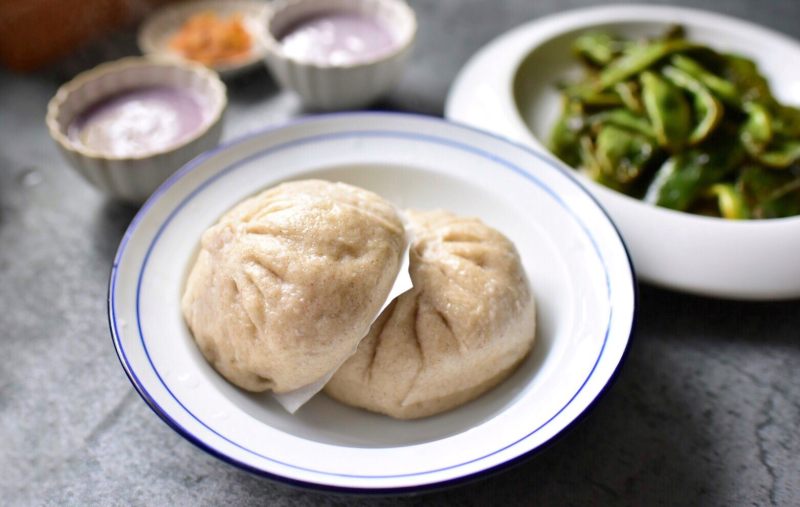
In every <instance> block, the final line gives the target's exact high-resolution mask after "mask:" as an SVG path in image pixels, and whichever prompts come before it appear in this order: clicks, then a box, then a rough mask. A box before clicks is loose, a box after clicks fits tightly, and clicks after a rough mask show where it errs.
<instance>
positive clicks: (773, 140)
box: [550, 26, 800, 219]
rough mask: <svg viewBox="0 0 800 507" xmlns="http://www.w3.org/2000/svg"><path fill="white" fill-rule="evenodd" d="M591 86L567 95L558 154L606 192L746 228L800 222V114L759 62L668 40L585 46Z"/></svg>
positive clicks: (676, 35) (600, 37)
mask: <svg viewBox="0 0 800 507" xmlns="http://www.w3.org/2000/svg"><path fill="white" fill-rule="evenodd" d="M573 49H574V52H575V54H576V55H577V56H578V57H579V59H580V61H581V62H582V63H583V64H584V65H585V66H586V69H587V73H586V77H585V79H583V80H581V81H579V82H576V83H573V84H571V85H568V86H566V87H564V88H563V95H564V98H565V106H564V109H563V112H562V115H561V117H560V119H559V120H558V122H557V123H556V124H555V126H554V128H553V130H552V133H551V137H550V147H551V149H552V150H553V152H554V153H555V154H556V155H557V156H558V157H559V158H561V159H562V160H564V161H565V162H566V163H567V164H569V165H571V166H573V167H575V168H577V169H579V170H581V171H583V172H584V174H586V176H588V177H589V178H592V179H593V180H595V181H597V182H599V183H601V184H603V185H606V186H608V187H610V188H613V189H616V190H619V191H621V192H624V193H627V194H628V195H631V196H634V197H642V198H644V200H646V201H648V202H651V203H653V204H656V205H659V206H665V207H668V208H672V209H676V210H681V211H687V212H693V213H703V214H713V215H716V216H720V217H724V218H730V219H743V218H776V217H785V216H792V215H800V108H797V107H792V106H787V105H782V104H780V103H778V102H777V100H775V98H774V96H773V95H772V92H771V91H770V89H769V83H768V82H767V80H766V79H765V78H764V76H763V75H761V74H760V72H759V71H758V68H757V66H756V65H755V63H754V62H752V61H751V60H748V59H746V58H743V57H741V56H736V55H729V54H723V53H718V52H715V51H713V50H712V49H710V48H708V47H705V46H701V45H699V44H696V43H694V42H691V41H689V40H687V39H686V38H685V34H684V32H683V30H682V29H681V27H679V26H678V27H672V28H670V29H669V30H668V31H667V32H666V33H665V34H664V35H663V36H662V37H660V38H652V39H647V40H633V39H627V40H626V39H623V38H620V37H618V36H616V35H614V34H612V33H604V32H590V33H585V34H583V35H581V36H579V37H578V38H577V39H576V40H575V43H574V47H573Z"/></svg>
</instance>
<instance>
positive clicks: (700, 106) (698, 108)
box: [662, 65, 723, 146]
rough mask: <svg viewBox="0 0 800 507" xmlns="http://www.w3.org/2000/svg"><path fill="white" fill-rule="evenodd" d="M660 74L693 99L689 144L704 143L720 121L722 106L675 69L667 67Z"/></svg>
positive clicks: (708, 92)
mask: <svg viewBox="0 0 800 507" xmlns="http://www.w3.org/2000/svg"><path fill="white" fill-rule="evenodd" d="M662 72H663V73H664V76H665V77H666V78H667V79H669V80H670V81H672V83H673V84H674V85H676V86H679V87H680V88H683V89H684V90H686V91H687V92H688V93H689V94H691V95H692V97H693V98H694V110H695V126H694V130H692V132H691V134H689V144H691V145H692V146H694V145H696V144H698V143H701V142H702V141H705V140H706V138H707V137H708V136H709V135H711V132H712V131H713V130H714V129H715V128H716V127H717V124H718V123H719V122H720V120H722V111H723V109H722V104H720V102H719V101H718V100H717V99H716V98H714V96H713V95H712V94H711V92H710V91H708V88H706V87H705V86H703V85H702V83H700V81H698V80H696V79H695V78H693V77H692V76H691V75H689V74H688V73H686V72H684V71H682V70H680V69H678V68H677V67H672V66H670V65H667V66H666V67H664V69H663V70H662Z"/></svg>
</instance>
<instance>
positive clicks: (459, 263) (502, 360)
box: [325, 211, 536, 419]
mask: <svg viewBox="0 0 800 507" xmlns="http://www.w3.org/2000/svg"><path fill="white" fill-rule="evenodd" d="M408 218H409V221H410V223H411V228H412V230H413V231H414V235H415V239H414V243H413V244H412V246H411V258H410V271H411V279H412V281H413V283H414V288H413V289H412V290H410V291H409V292H406V293H405V294H403V295H401V296H400V297H399V298H397V299H396V300H395V301H394V302H393V303H392V304H391V305H390V306H389V307H388V308H387V309H386V310H385V311H384V312H383V313H382V314H381V315H380V317H379V318H378V320H376V321H375V323H374V324H373V325H372V328H371V329H370V332H369V335H367V337H366V338H365V339H364V340H363V341H362V342H361V344H360V345H359V346H358V350H357V352H356V354H355V355H353V356H352V357H351V358H350V359H348V360H347V362H345V363H344V365H343V366H342V367H341V368H340V369H339V370H338V371H337V372H336V374H335V375H334V376H333V378H332V379H331V380H330V382H328V384H327V385H326V386H325V392H326V393H327V394H328V395H330V396H331V397H333V398H335V399H337V400H339V401H341V402H343V403H346V404H348V405H353V406H356V407H361V408H365V409H367V410H371V411H374V412H380V413H383V414H387V415H390V416H392V417H396V418H400V419H411V418H418V417H426V416H429V415H433V414H437V413H440V412H444V411H446V410H450V409H452V408H455V407H457V406H459V405H461V404H463V403H466V402H467V401H469V400H471V399H473V398H475V397H477V396H479V395H480V394H482V393H484V392H485V391H487V390H489V389H491V388H492V387H493V386H495V385H496V384H498V383H499V382H500V381H502V380H503V379H505V378H506V377H507V376H509V375H510V374H511V373H512V372H513V371H514V369H515V368H516V366H517V365H519V363H520V362H521V361H522V360H523V359H524V358H525V356H526V355H527V354H528V352H529V351H530V349H531V346H532V345H533V340H534V334H535V320H536V317H535V313H536V312H535V306H534V301H533V296H532V295H531V292H530V289H529V287H528V282H527V278H526V276H525V272H524V269H523V267H522V264H521V263H520V258H519V255H518V253H517V251H516V248H515V247H514V245H513V243H511V241H509V240H508V239H507V238H506V237H505V236H503V235H502V234H500V233H499V232H498V231H496V230H494V229H492V228H491V227H488V226H486V225H485V224H483V223H482V222H481V221H480V220H478V219H475V218H464V217H459V216H456V215H454V214H452V213H449V212H445V211H430V212H408Z"/></svg>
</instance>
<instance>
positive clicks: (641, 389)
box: [0, 0, 800, 506]
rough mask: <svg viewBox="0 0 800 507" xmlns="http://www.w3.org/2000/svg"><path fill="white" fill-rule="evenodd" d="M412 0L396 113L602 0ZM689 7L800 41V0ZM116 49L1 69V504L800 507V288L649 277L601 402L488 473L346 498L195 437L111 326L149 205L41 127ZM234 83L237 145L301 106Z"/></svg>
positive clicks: (430, 104) (125, 38)
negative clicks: (679, 288) (108, 191)
mask: <svg viewBox="0 0 800 507" xmlns="http://www.w3.org/2000/svg"><path fill="white" fill-rule="evenodd" d="M411 3H412V5H413V7H414V9H415V10H416V11H417V14H418V16H419V25H420V27H419V39H418V45H417V50H416V52H415V54H414V57H413V59H412V61H411V64H410V66H409V68H408V69H407V72H406V73H405V75H404V78H403V81H402V82H401V83H400V85H399V86H398V87H397V88H396V90H395V91H394V92H393V93H392V94H391V95H390V96H389V97H388V99H387V100H386V101H385V102H384V103H382V104H380V107H381V108H383V109H397V110H403V111H413V112H419V113H424V114H432V115H441V114H442V111H443V105H444V100H445V97H446V94H447V90H448V87H449V86H450V82H451V81H452V79H453V77H454V76H455V75H456V73H457V71H458V69H459V68H460V67H461V66H462V65H463V64H464V63H465V61H466V60H467V58H468V57H469V56H470V55H471V54H472V53H473V52H475V51H476V50H477V49H478V48H480V47H481V46H482V45H484V44H485V43H486V42H488V41H489V40H491V39H492V38H493V37H495V36H496V35H498V34H500V33H502V32H503V31H505V30H507V29H509V28H511V27H513V26H516V25H518V24H520V23H522V22H525V21H527V20H531V19H534V18H537V17H539V16H542V15H545V14H549V13H552V12H555V11H558V10H562V9H568V8H574V7H579V6H582V5H587V4H598V3H601V2H593V1H578V0H570V1H559V0H545V1H538V2H536V1H524V0H509V1H489V0H469V1H467V0H420V1H413V2H411ZM675 3H680V4H686V5H693V6H700V7H706V8H708V9H711V10H716V11H720V12H725V13H728V14H731V15H734V16H738V17H742V18H746V19H750V20H753V21H755V22H757V23H761V24H763V25H766V26H769V27H772V28H775V29H777V30H780V31H782V32H784V33H787V34H789V35H791V36H794V37H800V24H798V22H799V21H800V2H798V1H796V0H772V1H759V0H731V1H724V2H723V1H713V0H704V1H699V2H688V1H682V2H675ZM109 43H110V44H108V45H105V46H103V47H98V46H95V47H92V48H90V49H87V50H84V51H82V52H81V53H80V54H78V55H76V56H75V57H73V58H71V59H70V60H69V61H66V62H64V63H63V64H61V65H60V66H59V67H58V68H57V69H50V70H48V71H47V72H44V73H40V74H37V75H28V76H16V75H11V74H8V73H6V72H4V71H0V347H2V348H1V349H0V498H2V501H0V502H2V503H3V504H6V505H39V504H45V505H88V504H102V505H126V506H127V505H189V504H191V505H195V504H197V505H225V504H236V505H239V504H241V505H251V504H252V505H259V504H269V505H303V506H305V505H308V506H311V505H361V504H368V503H375V504H378V505H416V504H420V505H422V504H426V505H427V504H452V505H488V504H491V503H497V504H506V505H615V504H630V505H798V504H800V436H799V435H798V427H800V340H799V338H800V312H799V311H798V309H800V305H799V304H798V301H794V302H782V303H739V302H726V301H720V300H713V299H705V298H697V297H692V296H686V295H682V294H677V293H673V292H668V291H665V290H661V289H657V288H653V287H649V286H646V285H643V286H641V288H640V289H641V294H640V296H641V301H640V302H641V312H640V314H639V322H638V329H637V336H636V339H635V341H634V343H633V346H632V349H631V351H630V355H629V357H628V360H627V363H626V364H625V365H624V368H623V369H622V372H621V375H620V376H619V379H618V380H617V382H616V384H615V385H614V386H613V388H612V389H611V390H610V391H609V392H608V394H607V395H606V396H605V397H604V398H603V399H602V400H601V402H600V403H599V404H598V405H597V407H596V409H595V410H593V411H592V412H591V413H590V415H589V416H588V417H587V418H586V419H585V420H584V421H583V422H582V423H581V424H579V425H578V426H577V427H575V428H574V429H573V430H571V431H569V432H568V433H567V434H566V435H564V436H563V438H561V439H560V441H559V442H558V443H557V444H556V445H554V446H552V447H550V448H549V449H548V450H546V451H545V452H543V453H541V454H539V455H538V456H535V457H534V458H533V459H531V460H530V461H528V462H526V463H524V464H522V465H520V466H518V467H515V468H513V469H511V470H507V471H504V472H502V473H500V474H497V475H495V476H492V477H490V478H488V479H485V480H483V481H480V482H477V483H473V484H469V485H466V486H461V487H458V488H455V489H452V490H448V491H445V492H438V493H432V494H425V495H421V496H410V497H403V498H390V497H384V498H378V499H375V498H372V499H367V498H354V497H345V496H338V495H330V494H321V493H314V492H306V491H301V490H295V489H291V488H288V487H286V486H282V485H280V484H276V483H273V482H270V481H268V480H265V479H261V478H259V477H255V476H253V475H250V474H248V473H246V472H243V471H240V470H238V469H236V468H234V467H232V466H229V465H227V464H225V463H223V462H221V461H218V460H216V459H215V458H212V457H210V456H208V455H206V454H205V453H204V452H202V451H200V450H198V449H197V448H195V447H194V446H193V445H191V444H190V443H188V442H187V441H185V440H184V439H183V438H181V437H180V436H178V435H177V434H176V433H175V432H173V431H172V430H171V429H170V428H168V427H167V426H166V425H165V424H164V423H162V422H161V421H160V420H159V419H158V418H157V417H156V416H155V415H154V414H153V413H152V412H151V411H150V409H149V408H147V406H146V405H145V404H144V403H143V402H142V400H141V399H140V398H139V396H138V395H137V394H136V393H135V392H134V390H133V388H132V387H131V385H130V384H129V382H128V380H127V378H126V377H125V374H124V373H123V371H122V369H121V368H120V366H119V363H118V361H117V358H116V356H115V353H114V349H113V347H112V344H111V340H110V338H109V333H108V327H107V322H106V303H105V297H106V283H107V280H108V273H109V268H110V265H111V260H112V257H113V254H114V252H115V249H116V246H117V244H118V242H119V239H120V238H121V236H122V234H123V232H124V230H125V227H126V226H127V224H128V222H129V221H130V219H131V218H132V216H133V214H134V213H135V210H133V209H130V208H126V207H123V206H120V205H117V204H114V203H112V202H109V201H107V200H106V199H104V198H103V197H101V196H100V195H99V194H98V193H96V192H95V191H94V190H93V189H91V188H90V187H88V186H87V185H86V184H85V183H84V182H83V181H82V180H81V179H79V177H78V176H77V175H76V174H75V173H74V172H72V171H71V170H70V169H68V168H67V166H66V164H65V163H64V161H62V159H61V158H60V157H59V156H58V153H57V152H56V149H55V147H54V145H53V143H52V142H51V141H50V140H49V139H48V136H47V133H46V130H45V128H44V122H43V118H44V114H45V105H46V102H47V100H48V99H49V98H50V97H51V96H52V94H53V93H54V92H55V90H56V88H57V86H58V85H59V84H60V83H61V82H63V81H64V80H65V79H67V78H69V77H71V75H73V74H74V73H75V72H77V71H79V70H82V69H83V68H86V67H88V66H91V65H93V64H94V63H97V62H98V61H100V60H102V59H103V58H110V57H117V56H121V55H123V54H128V53H133V52H135V47H134V44H133V38H132V36H131V34H120V35H118V36H114V37H112V39H111V40H110V41H109ZM798 64H800V62H787V65H798ZM229 88H230V100H231V104H230V109H229V115H228V117H227V123H226V133H225V137H226V138H227V139H230V138H233V137H235V136H238V135H240V134H242V133H245V132H248V131H250V130H253V129H256V128H260V127H263V126H265V125H274V124H278V123H280V122H281V121H282V120H284V119H286V118H288V117H291V116H295V115H297V114H300V113H301V112H302V111H301V110H300V107H299V105H298V103H297V101H296V99H294V98H293V97H292V96H291V95H289V94H286V93H282V92H280V91H279V90H277V89H276V87H275V85H274V83H273V82H272V80H271V79H270V78H269V76H268V74H267V73H266V71H264V70H263V69H259V70H258V71H257V72H254V73H252V74H250V75H248V76H244V77H243V78H241V79H239V80H237V81H235V82H233V83H231V84H230V86H229ZM765 262H769V261H768V260H765Z"/></svg>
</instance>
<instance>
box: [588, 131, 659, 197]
mask: <svg viewBox="0 0 800 507" xmlns="http://www.w3.org/2000/svg"><path fill="white" fill-rule="evenodd" d="M654 151H655V150H654V146H653V143H652V141H650V139H648V138H647V137H646V136H643V135H641V134H638V133H636V132H632V131H630V130H626V129H621V128H619V127H616V126H614V125H604V126H603V127H602V128H601V129H600V132H599V133H598V134H597V142H596V150H595V156H596V158H597V162H598V164H599V166H600V170H601V172H602V173H603V174H604V175H605V176H606V177H607V178H610V179H612V180H614V181H616V182H617V183H619V185H620V186H626V185H628V184H630V183H631V182H632V181H634V180H635V179H636V178H638V177H639V176H640V175H641V174H642V172H643V170H644V167H645V165H646V164H647V162H648V161H649V160H650V157H651V156H652V155H653V152H654Z"/></svg>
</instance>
